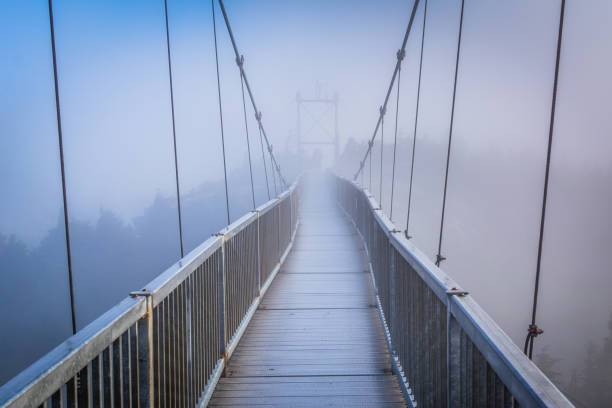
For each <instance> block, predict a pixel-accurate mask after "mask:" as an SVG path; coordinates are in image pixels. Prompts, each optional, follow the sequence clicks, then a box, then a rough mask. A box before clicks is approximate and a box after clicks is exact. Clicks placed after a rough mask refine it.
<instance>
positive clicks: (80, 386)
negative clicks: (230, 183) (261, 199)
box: [0, 184, 298, 408]
mask: <svg viewBox="0 0 612 408" xmlns="http://www.w3.org/2000/svg"><path fill="white" fill-rule="evenodd" d="M297 199H298V189H297V187H296V184H294V185H293V186H291V187H290V188H289V190H287V191H286V192H284V193H283V194H281V195H280V196H279V197H278V198H275V199H273V200H270V201H269V202H267V203H266V204H264V205H262V206H261V207H259V208H257V209H256V210H255V211H253V212H251V213H249V214H247V215H245V216H244V217H242V218H241V219H239V220H237V221H236V222H234V223H232V224H231V225H229V226H228V227H227V228H225V229H223V230H222V231H221V232H219V233H218V234H216V235H215V236H214V237H212V238H210V239H208V240H207V241H205V242H204V243H202V244H201V245H200V246H199V247H197V248H196V249H194V250H193V251H191V252H190V253H189V254H188V255H186V256H185V257H184V258H183V259H181V260H180V261H179V262H177V263H176V264H175V265H173V266H172V267H170V268H169V269H167V270H166V271H165V272H163V273H162V274H161V275H159V276H158V277H157V278H156V279H154V280H153V281H152V282H150V283H149V284H148V285H146V286H145V287H144V288H143V289H142V290H140V291H137V292H133V293H131V294H130V297H128V298H126V299H124V300H123V301H122V302H121V303H119V304H118V305H116V306H115V307H113V308H112V309H110V310H109V311H107V312H106V313H105V314H103V315H102V316H100V317H99V318H97V319H96V320H94V321H93V322H92V323H91V324H89V325H87V326H86V327H85V328H83V329H82V330H80V331H79V332H77V333H76V334H75V335H74V336H72V337H70V338H69V339H68V340H66V341H65V342H63V343H62V344H60V345H59V346H58V347H56V348H55V349H54V350H52V351H51V352H49V353H48V354H47V355H45V356H44V357H42V358H41V359H40V360H38V361H36V362H35V363H34V364H32V365H31V366H30V367H28V368H27V369H26V370H24V371H23V372H21V373H20V374H19V375H17V376H16V377H15V378H13V379H12V380H11V381H9V382H8V383H6V384H5V385H4V386H2V387H1V388H0V406H2V407H11V408H13V407H36V406H43V407H101V406H104V407H141V408H142V407H150V406H156V407H168V406H172V407H175V406H181V407H191V406H206V404H207V403H208V401H209V400H210V397H211V395H212V391H213V390H214V387H215V385H216V383H217V381H218V379H219V377H220V375H221V373H222V371H223V369H224V367H225V364H226V362H227V360H228V359H229V357H230V356H231V354H232V352H233V350H234V349H235V347H236V345H237V344H238V341H239V340H240V337H241V336H242V334H243V332H244V330H245V328H246V325H247V324H248V322H249V321H250V319H251V317H252V315H253V313H254V312H255V310H256V309H257V306H258V305H259V302H260V300H261V298H262V296H263V295H264V294H265V292H266V290H267V288H268V287H269V286H270V283H271V281H272V280H273V279H274V277H275V276H276V273H277V272H278V270H279V268H280V265H281V263H282V262H283V261H284V259H285V257H286V256H287V254H288V252H289V250H290V248H291V246H292V243H293V238H294V237H295V233H296V230H297V220H298V219H297V214H296V211H297V205H296V203H297Z"/></svg>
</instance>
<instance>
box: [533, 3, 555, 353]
mask: <svg viewBox="0 0 612 408" xmlns="http://www.w3.org/2000/svg"><path fill="white" fill-rule="evenodd" d="M564 16H565V0H561V11H560V13H559V33H558V36H557V55H556V58H555V78H554V81H553V94H552V103H551V107H550V126H549V128H548V147H547V151H546V171H545V173H544V191H543V193H542V213H541V217H540V236H539V240H538V259H537V264H536V276H535V283H534V289H533V308H532V311H531V324H530V325H529V328H528V329H527V338H526V339H525V347H524V350H523V351H524V353H525V354H527V355H528V356H529V358H530V359H531V358H532V357H533V340H534V339H535V338H536V337H537V336H538V335H540V334H542V333H543V331H542V330H541V329H540V328H539V327H538V325H537V324H536V312H537V309H538V292H539V289H540V271H541V264H542V244H543V242H544V225H545V222H546V202H547V199H548V180H549V176H550V157H551V151H552V142H553V132H554V127H555V107H556V104H557V86H558V81H559V62H560V61H561V42H562V39H563V20H564ZM528 349H529V350H528Z"/></svg>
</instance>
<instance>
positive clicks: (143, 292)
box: [130, 289, 151, 298]
mask: <svg viewBox="0 0 612 408" xmlns="http://www.w3.org/2000/svg"><path fill="white" fill-rule="evenodd" d="M139 296H142V297H149V296H151V292H149V291H148V290H146V289H143V290H136V291H134V292H130V297H133V298H135V297H139Z"/></svg>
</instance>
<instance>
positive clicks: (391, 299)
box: [387, 239, 397, 357]
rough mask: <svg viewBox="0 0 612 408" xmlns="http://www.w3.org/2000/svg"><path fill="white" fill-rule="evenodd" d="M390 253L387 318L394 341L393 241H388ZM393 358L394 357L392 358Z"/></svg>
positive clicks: (394, 266)
mask: <svg viewBox="0 0 612 408" xmlns="http://www.w3.org/2000/svg"><path fill="white" fill-rule="evenodd" d="M388 242H389V243H388V252H389V294H388V296H389V299H388V300H387V301H388V302H389V316H387V326H388V327H389V333H390V334H391V339H393V338H394V337H393V334H394V327H395V324H394V322H395V321H394V318H395V313H396V310H395V269H396V268H397V266H396V264H395V263H396V259H395V251H393V246H392V245H391V240H390V239H389V240H388ZM392 357H393V356H392Z"/></svg>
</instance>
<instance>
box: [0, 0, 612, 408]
mask: <svg viewBox="0 0 612 408" xmlns="http://www.w3.org/2000/svg"><path fill="white" fill-rule="evenodd" d="M53 6H54V19H55V36H56V39H55V40H56V53H57V70H58V91H59V100H60V107H61V118H62V133H63V149H64V160H65V171H66V190H67V191H66V192H67V207H68V214H69V220H68V221H69V222H68V228H69V232H70V235H71V252H72V271H73V275H74V289H75V299H74V301H75V317H76V323H77V329H78V328H82V327H83V326H84V325H86V324H87V323H89V322H90V321H92V320H93V319H94V318H95V317H97V316H98V315H99V314H100V313H102V312H103V311H105V310H107V309H108V308H109V307H111V306H112V305H113V304H115V303H116V302H118V301H119V300H120V299H122V298H123V297H124V296H125V295H126V294H127V293H128V292H129V291H131V290H135V289H138V288H139V287H141V286H142V285H144V284H146V282H148V281H149V280H151V279H152V278H153V277H155V276H157V275H158V274H159V273H160V272H161V271H163V270H164V269H165V268H166V267H168V266H170V265H171V264H173V263H174V262H176V261H177V260H178V259H179V258H180V241H179V228H178V215H177V213H178V204H177V195H176V193H177V191H176V188H177V185H176V180H175V161H174V150H173V149H174V139H173V121H172V110H171V107H172V105H171V100H170V82H169V75H168V74H169V72H168V55H167V52H168V51H167V43H166V30H165V14H164V7H163V2H153V3H151V2H146V1H135V2H134V1H133V2H120V1H98V0H96V1H90V2H86V3H83V2H76V1H70V0H56V1H54V2H53ZM460 6H461V3H460V2H459V1H458V0H457V1H434V0H431V1H429V3H428V11H427V20H426V27H425V41H424V49H423V62H422V74H421V85H420V97H419V109H418V112H417V109H416V102H417V98H416V97H417V91H418V90H419V88H418V84H419V63H420V52H421V39H422V30H423V17H424V14H423V12H424V9H423V5H422V4H421V6H420V7H419V9H418V11H417V14H416V17H415V22H414V26H413V29H412V32H411V34H410V37H409V40H408V44H407V47H406V59H405V60H404V61H403V63H402V70H401V85H400V89H399V111H398V124H397V128H398V143H397V146H396V168H395V173H396V177H395V185H394V189H395V190H394V191H395V195H394V200H393V203H391V197H390V192H391V174H392V170H393V169H392V163H393V160H392V158H393V154H394V152H393V144H392V143H393V135H394V130H395V125H396V124H395V113H396V112H395V102H396V99H395V98H396V92H397V89H395V88H394V90H393V92H392V93H391V98H390V102H389V106H388V110H387V114H386V116H385V121H384V140H385V144H384V147H383V177H382V178H383V185H382V197H380V194H379V191H380V189H381V186H380V185H379V180H380V156H381V147H380V134H379V135H377V138H376V144H375V145H374V149H373V152H372V163H373V166H372V169H370V168H369V166H366V169H365V171H364V174H363V178H361V177H360V178H359V179H358V181H360V182H363V184H364V185H365V187H368V188H370V187H371V191H372V192H373V193H374V194H375V195H376V197H377V198H378V199H379V200H380V201H381V202H382V207H383V210H384V211H385V212H386V213H387V214H390V210H391V205H393V216H392V218H393V221H394V222H395V223H396V225H397V226H398V228H401V229H404V228H406V216H407V211H408V207H407V205H408V191H409V180H410V176H411V172H410V169H411V157H412V153H413V152H412V146H413V137H414V136H415V133H414V130H415V119H416V118H417V117H418V124H417V126H416V150H415V152H414V153H415V161H414V172H413V174H412V177H413V187H412V197H411V200H412V201H411V208H410V223H409V225H408V230H409V232H410V235H412V236H413V239H414V242H415V243H416V245H418V246H419V248H420V249H421V250H423V252H424V253H426V254H427V255H428V256H430V257H432V259H434V258H435V255H436V253H437V247H438V239H439V228H440V215H441V208H442V193H443V185H444V173H445V163H446V151H447V146H448V145H447V143H448V135H449V131H450V114H451V97H452V92H453V84H454V73H455V71H454V70H455V58H456V52H457V34H458V30H459V11H460ZM214 7H215V13H216V20H215V22H216V31H217V41H218V43H217V47H218V57H219V81H220V93H221V109H222V112H223V134H224V142H225V151H226V165H227V173H228V194H229V202H230V208H229V213H230V219H231V220H235V219H237V218H238V217H240V216H241V215H243V214H244V213H245V212H247V211H249V210H250V209H252V203H251V185H250V174H249V164H248V163H249V162H248V153H249V150H248V149H247V144H246V134H245V123H244V112H243V102H242V94H241V82H240V74H239V70H238V68H237V66H236V62H235V56H234V53H233V49H232V47H231V43H230V39H229V35H228V33H227V29H226V27H225V22H224V21H223V17H222V14H221V11H220V9H219V6H218V4H217V3H216V2H214ZM559 7H560V2H559V1H553V0H547V1H542V2H537V3H536V4H534V3H533V2H527V1H519V2H512V3H507V4H506V3H504V4H501V3H499V2H466V4H465V11H464V21H463V32H462V35H463V37H462V45H461V47H462V48H461V54H460V60H459V69H458V79H457V93H456V103H455V114H454V125H453V129H452V134H453V142H452V146H451V158H450V167H449V179H448V193H447V203H446V216H445V224H444V230H443V232H444V235H443V242H442V254H443V255H444V256H445V257H446V258H447V260H446V261H445V262H443V264H442V268H443V269H444V270H445V271H446V272H447V273H448V274H450V275H451V276H452V277H453V278H454V279H455V280H456V281H458V282H459V283H460V284H461V285H462V286H463V287H464V288H466V289H467V290H469V292H470V293H471V294H472V295H473V296H474V297H475V299H476V300H477V301H478V302H479V303H480V304H481V305H482V306H483V307H484V309H485V310H486V311H487V312H488V313H489V314H490V315H491V316H492V317H493V318H494V319H495V320H496V321H497V322H498V324H499V325H500V326H501V327H502V328H503V329H504V330H505V331H506V332H507V333H508V334H509V336H510V337H511V338H512V339H513V341H514V342H516V343H517V344H518V345H519V346H520V347H522V344H523V342H524V338H525V334H526V329H527V325H528V323H529V321H530V313H531V302H532V296H533V283H534V277H535V269H536V257H537V247H538V234H539V221H540V213H541V208H542V189H543V183H544V169H545V159H546V148H547V138H548V130H549V125H550V110H551V100H552V89H553V75H554V68H555V53H556V43H557V33H558V32H557V30H558V23H559ZM2 9H3V12H2V13H0V34H1V38H4V40H3V41H2V42H0V44H1V45H0V50H1V51H2V54H3V55H5V58H4V60H3V63H2V64H1V65H0V78H2V79H1V80H0V81H1V82H0V84H1V87H0V89H1V90H2V93H1V95H2V96H0V107H1V109H0V112H1V113H0V118H1V119H0V132H1V135H2V137H1V139H0V172H1V173H0V174H1V178H0V191H1V192H2V199H0V273H2V277H3V280H4V284H3V285H2V286H1V289H0V296H1V298H2V299H3V300H2V303H1V305H2V306H3V307H2V308H0V310H2V312H0V328H1V331H2V333H1V335H0V349H2V350H4V351H3V352H2V357H3V359H4V361H5V362H6V363H5V364H4V366H3V368H2V369H0V383H3V382H4V381H6V380H8V379H9V378H10V377H11V376H12V375H14V374H15V373H17V372H18V371H19V370H21V369H23V368H25V367H26V366H27V365H29V364H30V363H31V362H33V361H34V360H35V359H36V358H38V357H40V356H41V355H42V354H44V353H45V352H47V351H48V350H50V349H51V348H52V347H53V346H55V345H57V344H58V343H59V342H61V341H62V340H64V339H65V338H66V337H68V336H69V335H70V334H71V332H72V328H71V310H70V300H69V290H68V274H67V254H66V243H65V228H64V218H63V198H62V189H61V173H60V161H59V148H58V134H57V120H56V106H55V93H54V87H53V80H54V77H53V65H52V57H51V45H50V34H49V15H48V4H47V3H45V2H42V1H40V2H28V3H27V4H26V3H22V2H17V4H5V5H3V6H2ZM226 9H227V12H228V15H229V19H230V22H231V24H232V28H233V31H234V36H235V38H236V41H237V44H238V47H239V49H240V52H241V53H243V54H244V58H245V70H246V72H247V75H248V78H249V82H250V85H251V87H252V90H253V92H254V96H255V98H256V101H257V104H258V108H259V109H260V110H261V112H262V114H263V123H264V126H265V129H266V133H267V135H268V136H269V137H270V141H271V143H272V145H273V151H274V154H275V155H276V156H277V157H278V160H279V163H280V166H281V169H282V171H283V174H284V175H285V177H286V178H287V180H288V181H289V182H291V181H293V180H294V179H295V177H296V176H297V174H299V172H300V171H301V170H303V169H304V168H307V167H308V166H309V164H311V163H320V164H321V165H322V166H323V167H326V166H327V167H334V169H335V170H337V171H338V172H339V173H340V174H343V175H344V176H347V177H352V175H353V174H354V173H355V171H356V170H357V168H358V164H359V160H361V159H362V157H363V154H364V153H365V151H366V148H367V140H368V138H370V137H371V136H372V131H373V129H374V125H375V123H376V120H377V118H378V109H379V106H380V105H381V104H382V102H383V100H384V96H385V92H386V90H387V87H388V84H389V80H390V78H391V74H392V72H393V68H394V65H395V61H396V52H397V50H398V48H399V47H400V45H401V40H402V36H403V34H404V31H405V29H406V25H407V22H408V18H409V15H410V11H411V9H412V2H401V1H399V0H397V1H395V0H393V1H385V2H365V1H349V0H340V1H334V2H324V1H320V0H316V1H308V2H298V1H290V2H281V1H276V0H266V1H260V2H245V1H227V4H226ZM611 19H612V6H610V4H608V3H607V2H605V1H603V0H598V1H595V2H592V3H590V5H589V6H588V7H587V6H586V5H584V4H581V3H578V2H569V3H568V4H567V6H566V11H565V21H564V36H563V41H562V46H561V62H560V69H559V86H558V95H557V103H556V121H555V126H554V133H553V136H554V138H553V148H552V163H551V178H550V184H549V195H548V202H547V204H548V212H547V216H546V223H545V229H544V246H543V259H542V277H541V287H540V300H539V304H538V319H537V320H538V325H539V326H540V327H541V328H543V329H544V334H543V335H541V336H539V337H538V338H537V339H535V352H534V358H535V361H536V363H538V364H539V365H540V367H541V368H542V369H543V370H544V371H545V372H546V373H547V374H548V375H549V376H550V377H551V379H553V381H555V383H556V384H557V385H558V386H559V387H560V388H561V389H562V390H563V391H564V392H566V393H567V395H568V396H569V397H570V398H571V399H572V400H573V401H574V402H575V403H576V404H577V405H578V406H608V405H609V404H610V402H612V394H610V392H611V391H610V387H609V386H607V385H609V384H611V383H612V323H611V322H612V301H611V300H610V298H611V297H610V296H609V294H608V292H609V290H610V288H612V273H610V270H609V267H608V264H609V263H608V260H607V254H608V252H609V251H610V249H611V248H612V232H610V231H612V221H611V218H610V215H609V212H610V211H609V210H610V208H611V207H612V184H611V183H610V180H611V176H612V160H611V159H610V151H612V146H611V142H610V140H611V139H610V133H611V131H612V122H611V121H610V120H611V119H610V109H609V103H608V96H609V95H610V93H611V92H612V81H611V80H610V77H609V74H608V71H609V66H610V61H611V59H612V49H611V48H610V46H609V44H608V43H609V41H608V39H609V38H610V35H611V33H610V25H609V22H610V21H611ZM168 28H169V41H170V49H171V51H170V55H171V62H172V65H171V67H172V81H173V82H172V86H173V87H172V91H173V102H174V130H175V135H176V150H177V165H178V175H179V176H178V179H179V183H178V186H179V190H180V198H181V212H182V221H183V222H182V231H183V246H184V249H185V253H186V252H188V251H190V250H191V249H193V248H195V247H196V246H197V245H198V244H199V243H200V242H202V241H203V240H205V239H206V238H207V237H209V236H210V234H212V233H214V232H215V231H217V230H219V229H220V228H222V227H223V226H225V225H226V223H227V220H226V211H227V209H226V206H225V185H224V179H223V157H222V150H221V149H222V145H221V126H220V120H219V100H218V94H217V92H218V91H217V77H216V61H215V43H214V38H213V20H212V9H211V3H208V2H201V1H195V0H168ZM297 93H300V95H301V96H302V97H304V98H319V97H320V98H333V97H335V96H336V95H337V97H338V118H337V119H338V131H339V136H340V150H341V153H342V154H341V156H340V159H339V161H338V162H337V163H334V160H333V146H316V147H313V146H309V147H307V148H305V149H304V152H305V157H298V155H297V150H298V146H297V134H298V132H299V133H301V134H302V136H303V138H304V140H305V141H317V140H332V138H333V135H334V118H333V114H332V113H331V111H330V110H329V109H328V107H326V106H315V105H308V106H305V110H304V111H302V116H301V125H300V129H298V125H297V114H296V94H297ZM246 107H247V112H246V117H247V124H248V132H249V146H248V147H249V148H250V154H251V162H252V170H253V179H254V190H255V198H256V204H257V205H259V204H262V203H264V202H265V201H267V200H268V189H270V190H271V195H272V196H273V195H275V191H274V179H273V174H272V169H271V167H270V162H269V156H268V153H267V152H265V156H266V159H265V160H266V163H264V161H263V159H262V150H261V144H260V139H259V138H260V136H259V132H258V129H257V122H256V120H255V115H254V112H253V110H252V107H251V106H250V101H249V100H248V96H247V100H246ZM417 115H418V116H417ZM264 165H267V176H268V179H269V180H268V186H266V177H265V175H266V172H265V171H264ZM370 171H371V172H372V183H371V185H370V180H369V174H370ZM276 182H277V183H279V182H278V180H276ZM279 188H280V185H279V186H277V189H279ZM26 292H27V293H29V294H30V295H29V298H26V297H24V296H20V294H22V293H26ZM32 299H35V301H33V300H32ZM41 309H44V313H45V315H44V320H45V321H47V322H49V325H48V326H45V325H38V324H36V325H35V324H32V322H34V321H39V320H40V319H41V314H40V313H41ZM24 344H27V347H25V346H24Z"/></svg>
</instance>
